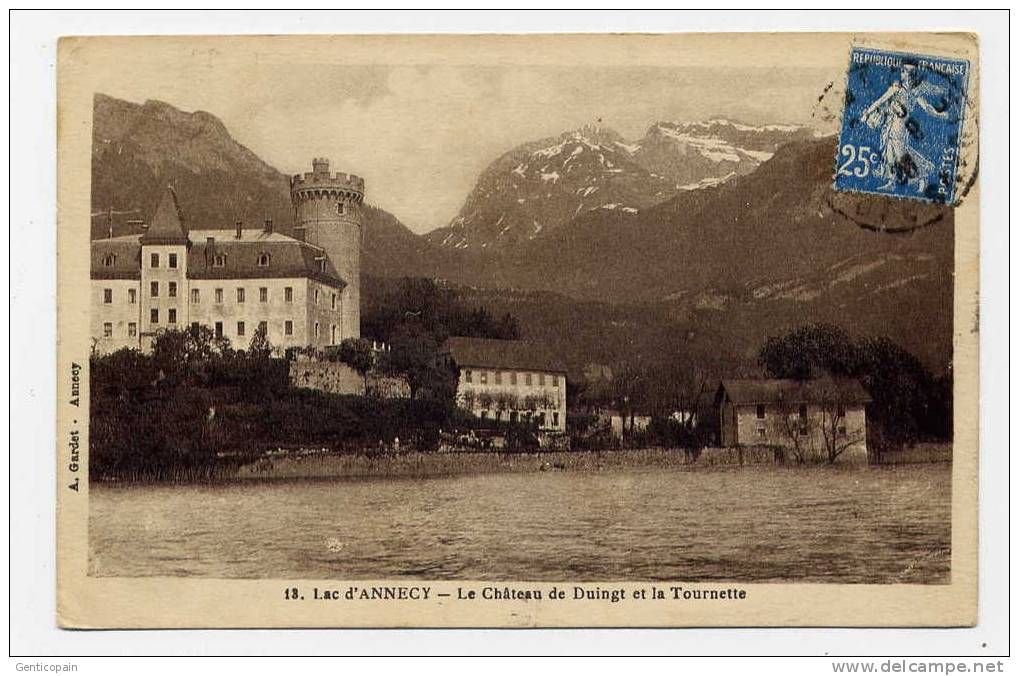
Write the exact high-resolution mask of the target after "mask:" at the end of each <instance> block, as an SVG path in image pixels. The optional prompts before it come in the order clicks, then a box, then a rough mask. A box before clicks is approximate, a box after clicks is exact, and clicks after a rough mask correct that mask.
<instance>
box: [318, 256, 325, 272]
mask: <svg viewBox="0 0 1019 676" xmlns="http://www.w3.org/2000/svg"><path fill="white" fill-rule="evenodd" d="M318 271H319V272H325V271H326V259H324V258H322V259H320V260H319V262H318Z"/></svg>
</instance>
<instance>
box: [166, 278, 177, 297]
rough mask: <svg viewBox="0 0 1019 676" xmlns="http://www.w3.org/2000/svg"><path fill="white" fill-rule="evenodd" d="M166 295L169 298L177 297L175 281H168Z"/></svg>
mask: <svg viewBox="0 0 1019 676" xmlns="http://www.w3.org/2000/svg"><path fill="white" fill-rule="evenodd" d="M166 295H167V296H169V297H170V298H176V297H177V282H168V284H167V287H166Z"/></svg>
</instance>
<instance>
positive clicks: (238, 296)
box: [237, 286, 244, 303]
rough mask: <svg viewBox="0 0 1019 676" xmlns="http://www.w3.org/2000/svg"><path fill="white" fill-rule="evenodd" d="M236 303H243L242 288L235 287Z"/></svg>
mask: <svg viewBox="0 0 1019 676" xmlns="http://www.w3.org/2000/svg"><path fill="white" fill-rule="evenodd" d="M237 302H238V303H243V302H244V287H243V286H238V287H237Z"/></svg>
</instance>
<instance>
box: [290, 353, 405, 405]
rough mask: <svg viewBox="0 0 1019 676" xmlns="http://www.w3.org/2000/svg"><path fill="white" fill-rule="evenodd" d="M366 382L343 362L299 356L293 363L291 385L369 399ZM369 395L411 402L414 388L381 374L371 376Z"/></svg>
mask: <svg viewBox="0 0 1019 676" xmlns="http://www.w3.org/2000/svg"><path fill="white" fill-rule="evenodd" d="M364 381H365V379H364V378H362V377H361V374H360V373H358V372H357V371H355V370H354V369H352V368H350V367H349V366H347V365H346V364H344V363H342V362H333V361H318V360H313V359H307V358H304V357H299V358H298V359H297V360H295V361H292V362H290V385H291V386H292V387H304V388H308V389H311V390H319V391H321V392H329V393H330V394H354V395H358V396H365V394H366V392H365V382H364ZM367 394H368V395H369V396H373V397H380V398H383V399H407V398H409V397H410V386H409V385H408V384H407V381H406V380H404V379H403V378H397V377H393V376H386V375H382V374H378V373H369V374H368V391H367Z"/></svg>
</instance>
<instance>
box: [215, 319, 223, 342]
mask: <svg viewBox="0 0 1019 676" xmlns="http://www.w3.org/2000/svg"><path fill="white" fill-rule="evenodd" d="M215 331H216V337H217V338H222V337H223V322H216V328H215Z"/></svg>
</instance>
